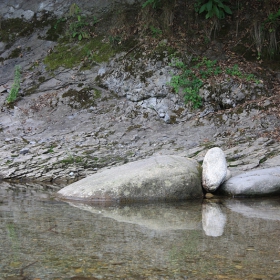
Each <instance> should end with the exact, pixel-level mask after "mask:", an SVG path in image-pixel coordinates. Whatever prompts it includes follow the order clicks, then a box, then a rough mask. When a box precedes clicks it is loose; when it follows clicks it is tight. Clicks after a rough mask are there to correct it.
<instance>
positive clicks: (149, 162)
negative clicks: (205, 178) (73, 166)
mask: <svg viewBox="0 0 280 280" xmlns="http://www.w3.org/2000/svg"><path fill="white" fill-rule="evenodd" d="M202 196H203V194H202V188H201V171H200V167H199V165H198V163H197V162H196V161H194V160H191V159H187V158H184V157H180V156H169V155H162V156H153V157H150V158H148V159H144V160H139V161H135V162H130V163H127V164H124V165H122V166H116V167H113V168H111V169H105V170H103V171H101V172H99V173H96V174H94V175H92V176H89V177H87V178H84V179H82V180H80V181H78V182H75V183H73V184H71V185H69V186H67V187H65V188H63V189H62V190H60V191H59V192H58V197H59V198H62V199H68V200H84V201H93V202H94V201H95V202H98V201H118V202H128V201H143V200H144V201H146V200H182V199H189V198H201V197H202Z"/></svg>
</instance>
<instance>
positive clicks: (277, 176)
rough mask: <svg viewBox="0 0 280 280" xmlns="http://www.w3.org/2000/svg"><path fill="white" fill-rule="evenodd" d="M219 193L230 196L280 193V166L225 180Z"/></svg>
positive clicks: (249, 172)
mask: <svg viewBox="0 0 280 280" xmlns="http://www.w3.org/2000/svg"><path fill="white" fill-rule="evenodd" d="M218 193H222V194H226V195H230V196H266V195H273V194H280V166H278V167H272V168H266V169H256V170H252V171H248V172H245V173H242V174H239V175H237V176H234V177H232V178H230V179H229V180H227V181H226V182H224V184H222V185H221V187H220V188H219V189H218Z"/></svg>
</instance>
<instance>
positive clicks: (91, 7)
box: [0, 0, 139, 20]
mask: <svg viewBox="0 0 280 280" xmlns="http://www.w3.org/2000/svg"><path fill="white" fill-rule="evenodd" d="M7 2H8V3H7ZM138 2H139V1H137V0H119V1H104V0H94V1H90V0H88V1H79V0H74V1H73V0H65V1H60V0H54V1H53V0H42V1H34V0H29V1H25V0H17V1H2V3H0V15H1V16H2V17H3V18H17V17H18V18H24V19H26V20H30V19H31V18H32V17H33V16H34V15H35V14H36V15H37V16H40V13H44V12H49V13H53V14H54V15H56V16H62V15H63V14H65V13H67V12H68V10H69V7H70V5H71V4H73V3H76V4H77V5H78V6H81V7H83V10H84V11H87V12H88V13H91V14H92V13H94V14H102V13H106V12H109V11H111V10H112V9H113V8H115V6H116V5H118V6H120V5H125V4H135V3H138Z"/></svg>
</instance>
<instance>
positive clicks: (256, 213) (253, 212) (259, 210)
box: [225, 198, 280, 221]
mask: <svg viewBox="0 0 280 280" xmlns="http://www.w3.org/2000/svg"><path fill="white" fill-rule="evenodd" d="M225 205H226V206H227V207H228V208H229V209H230V210H231V211H234V212H237V213H240V214H242V215H243V216H245V217H249V218H259V219H265V220H274V221H280V199H279V198H276V199H274V200H272V199H267V200H263V199H262V200H255V199H254V200H253V199H252V200H251V199H246V200H236V199H233V200H227V201H226V203H225Z"/></svg>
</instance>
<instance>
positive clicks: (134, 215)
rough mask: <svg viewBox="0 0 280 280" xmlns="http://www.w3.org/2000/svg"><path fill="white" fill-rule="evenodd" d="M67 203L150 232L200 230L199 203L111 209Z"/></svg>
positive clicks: (130, 206) (114, 207) (145, 205)
mask: <svg viewBox="0 0 280 280" xmlns="http://www.w3.org/2000/svg"><path fill="white" fill-rule="evenodd" d="M68 203H69V204H70V205H71V206H74V207H78V208H80V209H82V210H86V211H89V212H91V213H94V214H100V215H102V216H104V217H107V218H111V219H114V220H116V221H118V222H124V223H132V224H137V225H139V226H143V227H146V228H148V229H151V230H157V231H166V230H182V229H187V230H195V229H200V228H201V203H200V202H199V201H187V202H184V203H183V202H182V203H177V204H172V203H154V204H135V205H125V206H119V205H117V206H111V207H104V206H98V205H91V204H85V203H80V202H68ZM176 205H177V206H178V207H176Z"/></svg>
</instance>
